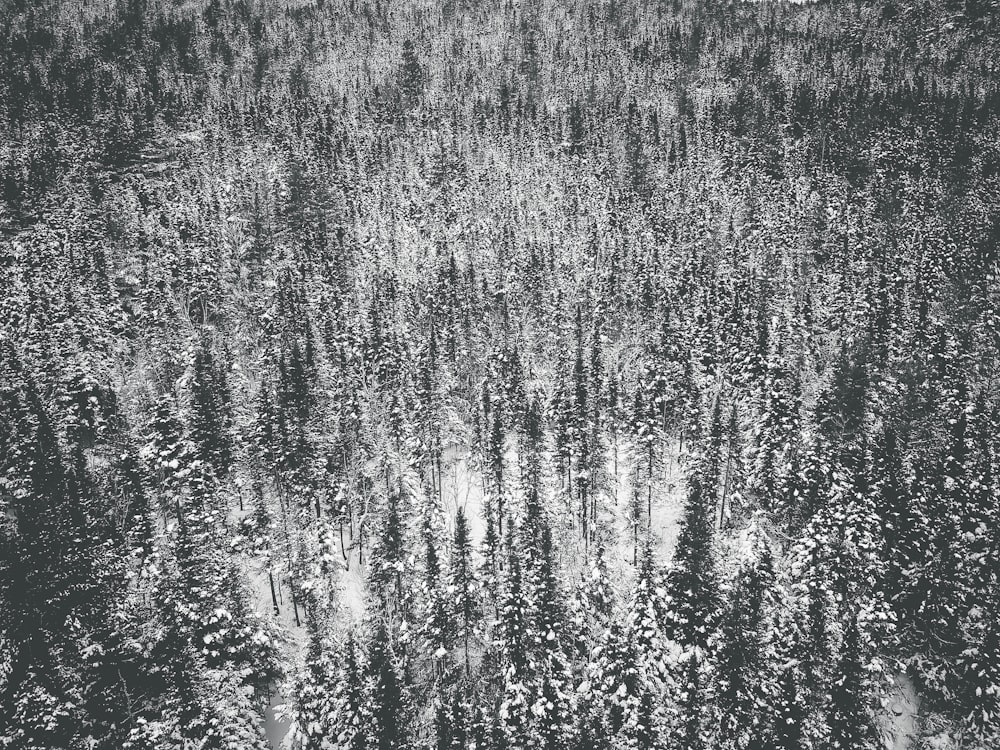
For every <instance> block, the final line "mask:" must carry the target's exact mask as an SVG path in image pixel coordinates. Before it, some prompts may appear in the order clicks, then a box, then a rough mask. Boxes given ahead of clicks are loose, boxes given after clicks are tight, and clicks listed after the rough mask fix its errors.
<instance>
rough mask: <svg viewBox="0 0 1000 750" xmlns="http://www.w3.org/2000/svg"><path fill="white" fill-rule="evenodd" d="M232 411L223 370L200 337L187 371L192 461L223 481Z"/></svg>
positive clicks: (230, 449) (230, 447)
mask: <svg viewBox="0 0 1000 750" xmlns="http://www.w3.org/2000/svg"><path fill="white" fill-rule="evenodd" d="M231 410H232V407H231V405H230V395H229V385H228V383H227V380H226V376H225V370H224V369H223V367H222V366H221V365H220V364H219V363H217V362H216V361H215V355H214V354H213V352H212V349H211V345H210V342H209V341H208V339H207V338H205V337H202V339H201V340H200V341H199V343H198V346H197V348H196V349H195V353H194V362H193V364H192V367H191V417H190V438H191V444H192V446H193V449H194V450H193V455H194V457H195V458H197V459H200V460H202V461H204V462H205V463H207V464H209V465H211V466H212V468H213V469H214V471H215V475H216V476H218V477H219V478H220V479H221V478H225V477H226V476H227V475H228V473H229V470H230V467H231V465H232V455H233V445H232V443H233V441H232V436H231V434H230V433H231V429H232V413H231Z"/></svg>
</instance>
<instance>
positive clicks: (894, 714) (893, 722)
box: [884, 673, 920, 750]
mask: <svg viewBox="0 0 1000 750" xmlns="http://www.w3.org/2000/svg"><path fill="white" fill-rule="evenodd" d="M884 705H885V709H886V713H885V719H884V725H885V746H886V748H887V750H908V749H909V748H910V747H911V746H912V745H913V742H914V741H915V740H916V739H917V733H918V727H917V720H918V717H919V716H920V694H919V693H918V692H917V688H916V686H915V685H914V683H913V680H912V679H910V677H908V676H907V675H905V674H902V673H900V674H897V675H894V677H893V687H892V690H891V691H890V692H889V695H888V697H887V699H886V701H885V703H884Z"/></svg>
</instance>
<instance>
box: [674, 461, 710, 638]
mask: <svg viewBox="0 0 1000 750" xmlns="http://www.w3.org/2000/svg"><path fill="white" fill-rule="evenodd" d="M712 548H713V523H712V514H711V511H710V510H709V508H708V507H706V502H705V497H704V493H703V490H702V485H701V478H700V477H699V476H698V475H697V473H696V474H694V475H692V477H691V478H690V479H689V480H688V499H687V505H686V507H685V511H684V518H683V521H682V525H681V530H680V534H679V536H678V538H677V549H676V552H675V553H674V560H673V565H672V567H671V570H670V574H669V578H668V586H667V590H668V593H669V596H670V608H669V612H668V614H667V616H666V623H667V633H668V634H669V635H670V637H671V638H673V639H674V640H676V641H678V642H679V643H681V644H683V645H685V646H693V647H698V648H701V649H705V648H706V647H707V646H708V642H709V639H710V638H711V637H712V635H713V633H714V630H715V627H716V622H717V619H718V614H719V606H720V602H719V588H718V586H719V584H718V578H717V575H716V571H715V555H714V552H713V549H712Z"/></svg>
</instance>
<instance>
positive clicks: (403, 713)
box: [368, 622, 408, 750]
mask: <svg viewBox="0 0 1000 750" xmlns="http://www.w3.org/2000/svg"><path fill="white" fill-rule="evenodd" d="M368 682H369V691H368V698H369V701H370V704H369V705H370V709H369V710H370V715H371V720H372V730H371V731H372V737H371V739H372V746H373V747H375V748H377V749H378V750H398V748H403V747H406V743H407V735H408V728H407V704H406V700H405V694H404V687H403V684H402V682H401V680H400V677H399V674H398V673H397V671H396V659H395V656H394V654H393V649H392V643H391V641H390V638H389V631H388V629H387V628H386V626H385V624H384V623H382V622H379V623H378V625H377V626H376V628H375V632H374V634H373V635H372V640H371V645H370V646H369V654H368Z"/></svg>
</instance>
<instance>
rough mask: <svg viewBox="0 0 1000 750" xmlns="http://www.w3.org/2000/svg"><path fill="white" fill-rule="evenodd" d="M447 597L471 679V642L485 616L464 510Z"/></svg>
mask: <svg viewBox="0 0 1000 750" xmlns="http://www.w3.org/2000/svg"><path fill="white" fill-rule="evenodd" d="M448 593H449V597H450V600H451V616H452V617H453V618H454V620H455V622H456V624H457V630H458V632H457V635H458V637H459V638H460V639H461V643H462V649H463V653H464V656H465V673H466V676H469V675H470V673H471V667H470V663H469V642H470V640H471V639H472V638H473V637H474V636H475V633H476V625H477V623H478V621H479V619H480V617H481V616H482V604H481V602H480V592H479V582H478V581H477V579H476V575H475V568H474V566H473V563H472V540H471V539H470V537H469V524H468V521H466V519H465V511H464V510H462V508H461V507H459V508H458V511H457V512H456V514H455V536H454V538H453V541H452V549H451V569H450V572H449V575H448Z"/></svg>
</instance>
